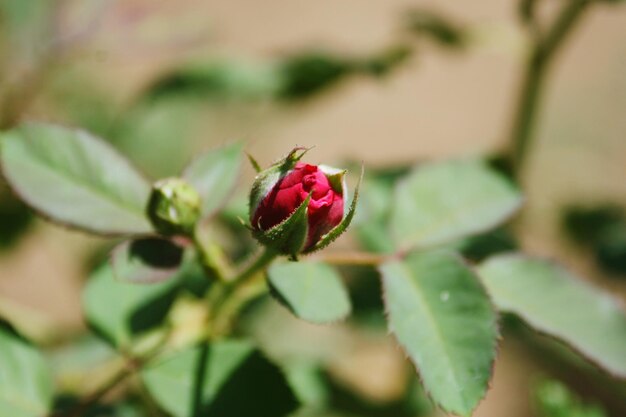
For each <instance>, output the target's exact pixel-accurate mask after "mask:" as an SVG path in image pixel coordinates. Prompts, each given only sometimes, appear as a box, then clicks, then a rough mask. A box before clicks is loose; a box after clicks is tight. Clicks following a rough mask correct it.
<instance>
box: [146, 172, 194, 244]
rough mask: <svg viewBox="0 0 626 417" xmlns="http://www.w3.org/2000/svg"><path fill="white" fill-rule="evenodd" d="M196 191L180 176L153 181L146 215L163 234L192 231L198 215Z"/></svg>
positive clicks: (188, 232)
mask: <svg viewBox="0 0 626 417" xmlns="http://www.w3.org/2000/svg"><path fill="white" fill-rule="evenodd" d="M200 206H201V199H200V195H199V194H198V192H197V191H196V190H195V189H194V188H193V187H192V186H191V185H189V184H188V183H187V182H185V181H184V180H182V179H180V178H165V179H162V180H159V181H157V182H155V183H154V185H153V186H152V194H151V195H150V200H149V202H148V217H149V218H150V221H151V222H152V225H153V226H154V227H155V229H156V230H157V231H158V232H159V233H162V234H164V235H176V234H183V235H189V234H191V233H192V232H193V228H194V227H195V225H196V222H197V221H198V219H199V217H200Z"/></svg>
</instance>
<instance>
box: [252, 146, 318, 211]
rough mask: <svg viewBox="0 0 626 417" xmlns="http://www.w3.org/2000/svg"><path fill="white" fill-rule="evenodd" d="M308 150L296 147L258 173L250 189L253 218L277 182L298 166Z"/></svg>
mask: <svg viewBox="0 0 626 417" xmlns="http://www.w3.org/2000/svg"><path fill="white" fill-rule="evenodd" d="M308 150H309V149H308V148H294V149H293V150H292V151H291V152H289V154H288V155H287V156H285V157H284V158H282V159H280V160H279V161H277V162H275V163H274V164H272V165H271V166H270V167H269V168H267V169H265V170H263V171H261V172H259V173H258V174H257V176H256V177H255V179H254V184H252V190H251V191H250V218H251V219H252V218H253V217H254V213H255V212H256V209H257V208H258V207H259V204H261V202H262V201H263V199H265V197H266V196H267V195H268V194H269V193H270V191H272V189H273V188H274V186H275V185H276V183H278V181H280V179H281V178H283V177H284V176H285V175H287V173H288V172H289V171H291V170H292V169H293V168H294V167H295V166H296V164H297V163H298V161H300V159H302V157H303V156H304V154H305V153H307V152H308ZM253 165H254V164H253ZM257 165H258V164H257Z"/></svg>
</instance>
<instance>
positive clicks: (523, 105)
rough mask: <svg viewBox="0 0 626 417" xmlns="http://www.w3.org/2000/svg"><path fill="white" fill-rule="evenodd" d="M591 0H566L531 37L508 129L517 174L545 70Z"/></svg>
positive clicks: (529, 142)
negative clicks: (540, 31)
mask: <svg viewBox="0 0 626 417" xmlns="http://www.w3.org/2000/svg"><path fill="white" fill-rule="evenodd" d="M592 1H593V0H568V1H566V4H565V5H564V6H563V9H562V10H561V12H560V13H559V15H558V17H557V19H556V21H555V22H554V24H553V25H552V27H551V28H550V29H549V30H548V32H547V34H546V35H545V36H544V37H537V39H536V40H535V41H534V43H533V46H532V49H531V52H530V56H529V59H528V64H527V67H526V71H525V73H524V81H523V82H522V85H521V90H520V96H519V99H518V105H517V107H516V109H517V110H516V115H515V119H514V122H513V128H512V131H511V143H512V147H513V149H512V159H513V168H514V170H515V173H516V175H517V176H518V177H519V176H520V174H521V170H522V168H523V165H524V163H525V160H526V156H527V154H528V150H529V149H530V147H531V145H532V140H533V138H534V129H535V125H536V119H537V114H538V111H539V104H540V101H541V97H542V93H543V85H544V81H545V76H546V73H547V70H548V69H549V66H550V63H551V62H552V61H553V58H554V56H555V54H556V53H557V52H558V50H559V48H560V47H561V46H562V45H563V42H564V40H565V39H566V38H567V35H568V34H570V33H571V31H572V29H573V28H574V27H575V25H576V23H578V22H579V21H580V18H581V17H582V15H583V13H584V11H585V10H587V7H588V6H589V5H590V4H591V3H592Z"/></svg>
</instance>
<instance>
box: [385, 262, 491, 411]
mask: <svg viewBox="0 0 626 417" xmlns="http://www.w3.org/2000/svg"><path fill="white" fill-rule="evenodd" d="M381 272H382V275H383V288H384V294H385V305H386V309H387V312H388V322H389V329H390V330H391V331H392V332H393V333H395V335H396V338H397V339H398V341H399V342H400V344H401V345H402V346H403V347H404V349H405V350H406V352H407V353H408V355H409V357H410V358H411V359H412V360H413V362H414V363H415V365H416V366H417V369H418V370H419V373H420V375H421V378H422V381H423V382H424V385H425V387H426V389H427V390H428V391H429V392H430V395H431V396H432V398H433V399H434V400H435V401H436V402H437V403H438V404H439V405H440V406H441V407H442V408H443V409H444V410H446V411H447V412H451V413H455V414H459V415H462V416H469V415H471V413H472V410H474V408H475V407H476V406H477V404H478V402H479V401H480V400H481V399H482V398H483V397H484V395H485V392H486V390H487V385H488V382H489V378H490V376H491V370H492V366H493V362H494V359H495V355H496V349H495V347H496V339H497V337H498V331H497V326H496V313H495V312H494V310H493V308H492V306H491V303H490V301H489V297H488V296H487V294H486V293H485V290H484V289H483V288H482V286H481V285H480V283H479V281H478V279H477V278H476V277H475V276H474V274H473V273H472V271H471V270H470V269H469V268H468V267H467V266H466V265H465V264H464V263H463V262H462V260H461V259H460V258H459V257H458V256H457V255H455V254H454V253H452V252H447V251H435V252H424V253H411V254H409V255H408V256H407V257H406V259H404V260H394V261H390V262H387V263H385V264H384V265H382V267H381Z"/></svg>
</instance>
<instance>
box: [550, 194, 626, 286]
mask: <svg viewBox="0 0 626 417" xmlns="http://www.w3.org/2000/svg"><path fill="white" fill-rule="evenodd" d="M561 222H562V228H563V230H564V232H565V233H566V234H567V236H569V237H570V238H571V239H572V240H573V241H574V242H576V243H577V244H579V245H580V246H583V247H586V248H589V249H590V250H591V251H592V252H593V253H594V256H595V259H596V262H597V263H598V265H599V266H600V267H601V268H602V269H603V270H604V271H605V272H608V273H610V274H614V275H616V276H626V212H625V210H624V209H623V208H622V207H620V206H617V205H615V204H599V205H589V206H581V205H571V206H569V207H566V208H565V209H564V210H563V214H562V221H561Z"/></svg>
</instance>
